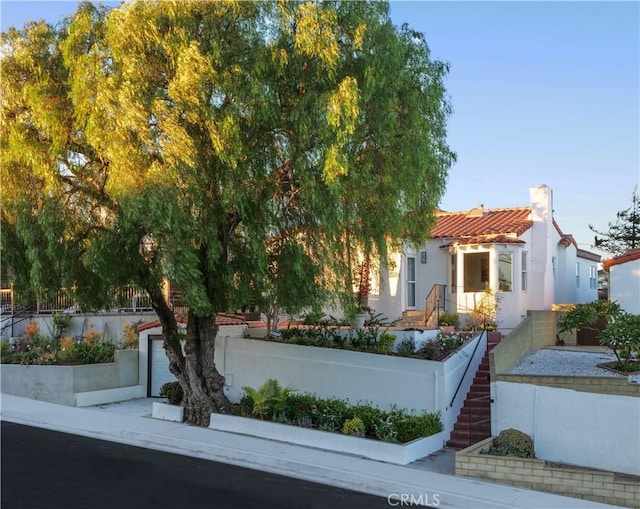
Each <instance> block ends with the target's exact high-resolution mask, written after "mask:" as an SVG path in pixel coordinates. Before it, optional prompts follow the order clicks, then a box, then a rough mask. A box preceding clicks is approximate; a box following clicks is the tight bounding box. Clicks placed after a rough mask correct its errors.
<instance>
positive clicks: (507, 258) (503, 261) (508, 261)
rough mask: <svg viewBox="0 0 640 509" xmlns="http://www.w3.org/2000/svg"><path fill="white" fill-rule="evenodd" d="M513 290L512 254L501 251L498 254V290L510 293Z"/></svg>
mask: <svg viewBox="0 0 640 509" xmlns="http://www.w3.org/2000/svg"><path fill="white" fill-rule="evenodd" d="M512 289H513V253H511V251H501V252H500V254H498V290H500V291H501V292H510V291H512Z"/></svg>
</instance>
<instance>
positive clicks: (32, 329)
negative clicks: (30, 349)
mask: <svg viewBox="0 0 640 509" xmlns="http://www.w3.org/2000/svg"><path fill="white" fill-rule="evenodd" d="M39 332H40V326H39V325H38V322H36V321H35V320H31V321H30V322H28V323H27V325H25V326H24V335H25V336H27V337H28V338H32V337H33V336H35V335H37V334H38V333H39Z"/></svg>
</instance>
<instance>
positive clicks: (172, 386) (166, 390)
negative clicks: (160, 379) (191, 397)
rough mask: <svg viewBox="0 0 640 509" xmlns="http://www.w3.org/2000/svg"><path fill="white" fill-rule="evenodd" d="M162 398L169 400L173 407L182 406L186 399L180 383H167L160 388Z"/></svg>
mask: <svg viewBox="0 0 640 509" xmlns="http://www.w3.org/2000/svg"><path fill="white" fill-rule="evenodd" d="M160 396H161V397H163V398H167V401H168V402H169V404H171V405H180V404H182V399H183V398H184V391H183V390H182V386H181V385H180V382H177V381H176V382H167V383H166V384H164V385H163V386H162V387H160Z"/></svg>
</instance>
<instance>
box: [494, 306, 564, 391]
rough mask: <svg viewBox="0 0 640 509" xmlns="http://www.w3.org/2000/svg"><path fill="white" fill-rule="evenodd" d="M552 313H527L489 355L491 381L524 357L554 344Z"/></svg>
mask: <svg viewBox="0 0 640 509" xmlns="http://www.w3.org/2000/svg"><path fill="white" fill-rule="evenodd" d="M557 317H558V313H557V312H554V311H529V312H528V313H527V317H526V318H525V319H524V320H523V321H522V322H520V324H519V325H518V326H517V327H516V328H515V329H514V330H513V331H511V332H510V333H509V335H508V336H506V337H505V339H503V340H502V341H501V342H500V344H499V345H498V346H496V347H495V348H494V349H493V350H492V351H491V352H490V353H489V363H490V370H491V379H492V380H493V379H494V377H495V375H496V374H501V373H508V372H509V371H511V369H512V368H513V367H514V366H515V365H517V364H518V363H519V362H520V361H521V360H522V359H524V358H525V357H527V356H529V355H531V354H533V353H535V352H537V351H538V350H540V349H541V348H544V347H545V346H552V345H555V344H556V330H557V329H556V322H557Z"/></svg>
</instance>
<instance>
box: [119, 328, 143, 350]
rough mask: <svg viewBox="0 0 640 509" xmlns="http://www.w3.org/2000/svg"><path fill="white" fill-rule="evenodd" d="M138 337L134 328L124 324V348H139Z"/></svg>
mask: <svg viewBox="0 0 640 509" xmlns="http://www.w3.org/2000/svg"><path fill="white" fill-rule="evenodd" d="M139 342H140V340H139V336H138V331H137V330H136V326H135V325H134V324H131V323H127V324H125V326H124V328H123V334H122V344H123V345H124V347H125V348H128V349H131V350H135V349H136V348H138V346H139Z"/></svg>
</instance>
